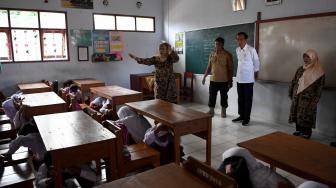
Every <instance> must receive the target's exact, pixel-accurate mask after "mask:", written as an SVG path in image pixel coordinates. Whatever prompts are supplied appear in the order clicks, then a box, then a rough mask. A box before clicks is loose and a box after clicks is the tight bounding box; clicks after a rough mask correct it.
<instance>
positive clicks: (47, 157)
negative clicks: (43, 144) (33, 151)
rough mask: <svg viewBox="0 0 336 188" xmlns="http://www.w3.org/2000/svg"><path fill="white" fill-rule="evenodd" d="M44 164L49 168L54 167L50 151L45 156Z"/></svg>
mask: <svg viewBox="0 0 336 188" xmlns="http://www.w3.org/2000/svg"><path fill="white" fill-rule="evenodd" d="M44 164H45V165H46V166H47V167H50V166H51V165H52V159H51V154H50V152H49V151H47V152H46V153H45V154H44Z"/></svg>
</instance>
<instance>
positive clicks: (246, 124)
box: [242, 120, 250, 126]
mask: <svg viewBox="0 0 336 188" xmlns="http://www.w3.org/2000/svg"><path fill="white" fill-rule="evenodd" d="M249 123H250V120H244V121H243V122H242V126H248V124H249Z"/></svg>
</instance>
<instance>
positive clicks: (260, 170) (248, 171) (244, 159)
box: [218, 147, 295, 188]
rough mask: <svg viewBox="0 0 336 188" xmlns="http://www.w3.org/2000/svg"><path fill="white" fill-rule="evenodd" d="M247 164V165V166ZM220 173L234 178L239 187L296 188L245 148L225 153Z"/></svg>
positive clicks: (235, 148)
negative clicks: (258, 160)
mask: <svg viewBox="0 0 336 188" xmlns="http://www.w3.org/2000/svg"><path fill="white" fill-rule="evenodd" d="M245 164H246V165H245ZM218 170H219V171H221V172H223V173H225V174H227V175H229V176H231V177H232V178H234V179H235V180H236V182H237V184H238V187H246V185H248V184H249V182H248V181H250V182H251V183H250V185H252V186H247V187H253V188H270V187H272V188H295V186H294V185H293V184H292V183H291V182H290V181H289V180H288V179H286V178H284V177H282V176H281V175H279V174H278V173H276V172H274V171H273V170H271V169H270V168H269V167H267V166H265V165H263V164H262V163H260V162H257V160H256V159H255V158H254V157H253V156H252V155H251V154H250V152H249V151H248V150H247V149H245V148H240V147H233V148H231V149H228V150H226V151H225V152H224V153H223V163H222V165H221V166H220V168H219V169H218Z"/></svg>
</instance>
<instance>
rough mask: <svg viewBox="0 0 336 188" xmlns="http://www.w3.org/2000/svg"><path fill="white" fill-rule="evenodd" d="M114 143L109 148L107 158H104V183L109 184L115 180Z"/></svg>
mask: <svg viewBox="0 0 336 188" xmlns="http://www.w3.org/2000/svg"><path fill="white" fill-rule="evenodd" d="M115 153H116V151H115V142H113V143H112V144H111V146H110V152H109V157H106V158H104V161H105V167H106V169H105V170H106V181H107V182H110V181H113V180H116V179H117V173H116V169H117V167H116V155H115Z"/></svg>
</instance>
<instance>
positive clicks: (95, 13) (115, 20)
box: [92, 12, 156, 33]
mask: <svg viewBox="0 0 336 188" xmlns="http://www.w3.org/2000/svg"><path fill="white" fill-rule="evenodd" d="M94 15H105V16H114V28H115V29H114V30H108V29H96V28H95V20H94ZM117 16H127V17H134V21H135V30H118V29H117ZM136 18H151V19H153V28H154V30H153V31H138V30H137V21H136V20H137V19H136ZM92 23H93V24H92V26H93V30H96V31H121V32H138V33H155V32H156V23H155V17H153V16H138V15H126V14H108V13H97V12H93V13H92Z"/></svg>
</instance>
